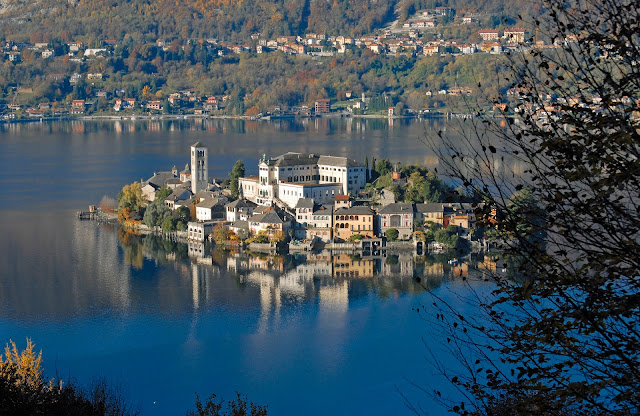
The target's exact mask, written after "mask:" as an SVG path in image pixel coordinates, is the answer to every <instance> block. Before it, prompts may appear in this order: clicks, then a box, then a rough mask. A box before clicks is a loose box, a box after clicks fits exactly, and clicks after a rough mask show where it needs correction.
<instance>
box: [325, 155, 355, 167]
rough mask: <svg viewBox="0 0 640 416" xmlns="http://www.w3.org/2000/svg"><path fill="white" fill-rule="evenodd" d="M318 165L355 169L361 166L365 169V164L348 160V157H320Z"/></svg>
mask: <svg viewBox="0 0 640 416" xmlns="http://www.w3.org/2000/svg"><path fill="white" fill-rule="evenodd" d="M318 165H330V166H341V167H343V168H345V167H349V168H350V167H354V166H361V167H364V164H363V163H360V162H356V161H355V160H353V159H347V158H346V157H340V156H320V158H319V159H318Z"/></svg>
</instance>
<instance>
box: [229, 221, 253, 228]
mask: <svg viewBox="0 0 640 416" xmlns="http://www.w3.org/2000/svg"><path fill="white" fill-rule="evenodd" d="M248 226H249V222H248V221H242V220H238V221H234V222H233V223H231V227H233V228H246V227H248Z"/></svg>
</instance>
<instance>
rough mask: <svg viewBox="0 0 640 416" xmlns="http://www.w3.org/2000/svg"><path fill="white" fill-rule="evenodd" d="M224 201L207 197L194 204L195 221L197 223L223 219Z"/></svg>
mask: <svg viewBox="0 0 640 416" xmlns="http://www.w3.org/2000/svg"><path fill="white" fill-rule="evenodd" d="M224 202H226V199H221V198H216V197H209V198H205V199H204V200H202V201H200V202H199V203H197V204H196V219H197V220H198V221H210V220H214V219H224V216H225V215H224V214H225V207H224Z"/></svg>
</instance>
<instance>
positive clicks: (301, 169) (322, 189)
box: [239, 152, 366, 207]
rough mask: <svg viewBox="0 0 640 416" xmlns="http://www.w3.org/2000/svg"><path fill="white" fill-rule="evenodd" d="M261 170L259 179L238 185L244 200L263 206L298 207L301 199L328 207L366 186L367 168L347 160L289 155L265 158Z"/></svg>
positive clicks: (308, 155)
mask: <svg viewBox="0 0 640 416" xmlns="http://www.w3.org/2000/svg"><path fill="white" fill-rule="evenodd" d="M258 168H259V171H260V174H259V176H258V177H245V178H240V182H239V186H240V188H241V190H242V194H243V195H244V197H245V198H247V199H249V200H250V201H253V202H255V203H257V204H261V205H270V204H272V203H273V202H274V199H279V200H281V201H283V202H285V203H286V204H287V205H288V206H290V207H295V206H296V204H297V202H298V199H300V198H313V199H314V201H316V202H317V203H319V204H327V203H332V202H333V199H334V197H335V196H336V195H345V194H348V193H350V192H351V193H355V192H358V191H360V190H361V189H362V188H364V186H365V185H366V172H365V167H364V165H363V164H362V163H360V162H356V161H355V160H352V159H347V158H346V157H337V156H320V155H315V154H313V153H312V154H305V153H292V152H290V153H286V154H284V155H281V156H278V157H275V158H271V159H266V158H263V159H262V160H261V161H260V163H259V164H258Z"/></svg>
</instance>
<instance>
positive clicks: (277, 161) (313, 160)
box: [264, 152, 364, 167]
mask: <svg viewBox="0 0 640 416" xmlns="http://www.w3.org/2000/svg"><path fill="white" fill-rule="evenodd" d="M264 162H265V163H266V164H267V165H268V166H276V167H286V166H298V165H329V166H336V167H352V166H362V167H364V164H363V163H360V162H356V161H355V160H353V159H348V158H346V157H342V156H320V155H316V154H314V153H296V152H288V153H285V154H283V155H280V156H276V157H274V158H271V159H268V160H265V161H264Z"/></svg>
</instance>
